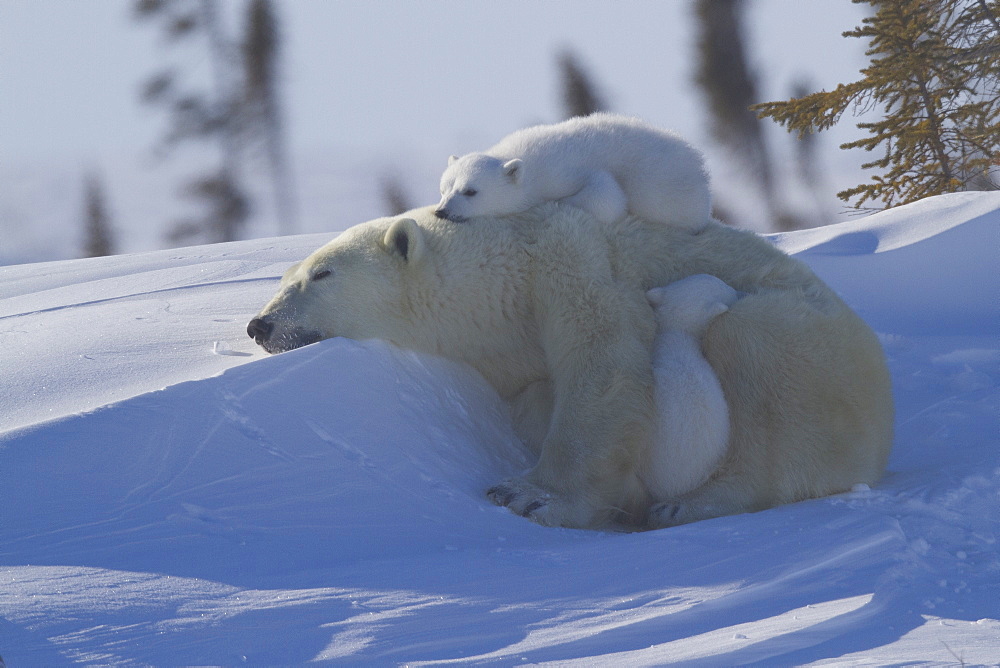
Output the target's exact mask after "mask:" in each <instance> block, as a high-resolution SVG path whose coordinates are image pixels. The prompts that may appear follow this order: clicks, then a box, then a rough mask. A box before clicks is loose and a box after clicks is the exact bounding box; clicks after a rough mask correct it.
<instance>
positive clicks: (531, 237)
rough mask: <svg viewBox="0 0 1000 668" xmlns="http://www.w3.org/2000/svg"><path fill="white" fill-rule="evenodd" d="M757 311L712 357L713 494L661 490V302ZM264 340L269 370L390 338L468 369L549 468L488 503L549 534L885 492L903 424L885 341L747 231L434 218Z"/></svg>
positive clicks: (310, 266)
mask: <svg viewBox="0 0 1000 668" xmlns="http://www.w3.org/2000/svg"><path fill="white" fill-rule="evenodd" d="M698 273H706V274H712V275H714V276H717V277H719V278H721V279H722V280H723V281H725V282H726V283H728V284H729V285H730V286H732V287H733V288H735V289H736V290H740V291H742V292H744V293H746V296H744V297H743V298H742V299H740V300H739V301H737V302H736V303H734V304H733V305H732V307H731V308H730V310H729V311H727V312H726V313H724V314H722V315H720V316H719V317H718V318H716V319H715V320H714V321H713V323H712V325H711V326H710V327H709V329H708V331H707V332H706V334H705V336H704V339H703V349H704V353H705V357H706V359H708V361H709V363H710V364H711V365H712V367H713V368H714V369H715V371H716V373H717V375H718V378H719V382H720V383H721V385H722V388H723V391H724V392H725V395H726V397H727V398H728V401H729V417H730V425H731V434H730V440H729V444H728V448H727V451H726V454H725V456H724V458H723V460H722V462H721V464H720V465H719V466H718V468H717V469H716V470H715V472H714V473H713V475H712V476H711V478H710V479H709V480H708V481H707V482H706V483H704V484H703V485H701V486H700V487H698V488H697V489H695V490H693V491H691V492H689V493H687V494H683V495H680V496H677V497H672V498H655V497H653V496H652V495H651V493H650V492H649V490H648V488H647V487H646V486H645V485H643V484H642V482H641V480H642V474H643V471H641V470H639V468H640V467H641V466H642V462H643V461H648V457H646V455H647V454H648V451H649V449H650V448H652V447H667V448H669V447H670V444H669V443H666V444H655V443H654V442H653V441H654V438H653V435H654V433H655V424H656V415H655V411H654V397H653V395H654V393H653V377H652V363H651V358H652V355H651V347H652V342H653V339H654V333H655V323H654V313H653V309H652V308H650V306H649V304H648V303H647V301H646V296H645V293H646V290H648V289H650V288H652V287H654V286H659V285H667V284H669V283H671V282H673V281H676V280H678V279H681V278H684V277H686V276H690V275H692V274H698ZM247 331H248V333H249V334H250V336H252V337H253V338H254V339H255V340H256V341H257V342H258V343H259V344H260V345H262V346H263V347H264V348H265V350H267V351H268V352H272V353H275V352H281V351H284V350H289V349H292V348H296V347H299V346H301V345H305V344H307V343H311V342H313V341H317V340H320V339H324V338H328V337H333V336H344V337H347V338H353V339H366V338H380V339H386V340H389V341H391V342H393V343H395V344H396V345H399V346H401V347H404V348H409V349H414V350H419V351H425V352H428V353H433V354H437V355H442V356H444V357H448V358H452V359H457V360H460V361H463V362H466V363H468V364H470V365H472V366H473V367H475V368H476V369H478V370H479V371H480V373H482V375H483V376H484V377H485V378H486V380H487V381H489V382H490V383H491V384H492V385H493V386H494V387H495V388H496V390H497V391H498V392H499V394H500V395H501V396H502V397H504V398H505V399H506V400H507V401H509V403H510V405H511V407H512V415H513V417H514V420H515V426H516V428H517V430H518V433H519V435H520V436H521V437H522V438H523V439H524V440H525V442H526V443H527V444H528V445H529V446H530V447H531V448H532V449H533V450H534V451H535V452H536V453H537V454H538V463H537V464H536V465H535V467H534V468H533V469H532V470H531V471H529V472H528V473H527V474H526V475H525V476H524V477H523V478H517V479H512V480H507V481H503V482H501V483H499V484H498V485H497V486H496V487H494V488H493V489H491V490H490V491H489V496H490V497H491V498H492V499H493V500H494V501H495V502H496V503H499V504H501V505H505V506H508V507H509V508H510V509H511V510H513V511H514V512H516V513H519V514H521V515H525V516H527V517H530V518H531V519H533V520H535V521H537V522H539V523H541V524H546V525H557V526H567V527H586V528H597V527H601V526H607V525H608V524H609V523H612V522H615V523H626V524H630V525H634V526H639V527H662V526H669V525H674V524H681V523H685V522H691V521H696V520H701V519H705V518H710V517H716V516H720V515H726V514H733V513H738V512H745V511H755V510H761V509H764V508H768V507H771V506H774V505H777V504H781V503H786V502H791V501H796V500H800V499H805V498H809V497H816V496H823V495H827V494H831V493H835V492H841V491H844V490H847V489H850V488H851V486H852V485H854V484H857V483H867V484H872V483H874V482H875V481H876V480H877V479H878V478H879V477H880V475H881V473H882V471H883V469H884V467H885V464H886V460H887V458H888V454H889V450H890V447H891V442H892V422H893V408H892V398H891V392H890V386H889V376H888V372H887V369H886V366H885V361H884V358H883V354H882V350H881V347H880V345H879V342H878V340H877V339H876V337H875V336H874V334H873V333H872V332H871V330H870V329H869V328H868V327H867V326H866V325H865V324H864V323H863V322H862V321H861V320H860V318H858V317H857V316H856V315H855V314H854V313H853V312H852V311H851V310H850V309H849V308H848V307H847V306H846V305H845V304H844V303H843V302H842V301H841V300H840V299H839V298H838V297H837V296H836V295H835V294H834V293H833V291H832V290H830V289H829V288H828V287H827V286H826V285H824V284H823V283H822V282H821V281H820V280H819V279H818V278H817V277H816V276H815V275H814V274H813V273H812V272H811V271H810V270H809V269H808V268H807V267H806V266H805V265H803V264H802V263H800V262H798V261H796V260H794V259H792V258H790V257H788V256H787V255H785V254H783V253H781V252H780V251H778V250H777V249H775V248H774V247H773V246H772V245H771V244H769V243H768V242H767V241H766V240H764V239H761V238H760V237H758V236H756V235H754V234H752V233H749V232H745V231H739V230H735V229H732V228H729V227H726V226H724V225H722V224H720V223H717V222H714V221H712V222H710V223H709V224H708V226H707V227H706V228H705V229H703V230H702V231H701V232H700V233H698V234H692V233H691V232H689V231H687V230H682V229H678V228H676V227H674V226H670V225H663V224H662V223H654V222H649V221H645V220H642V219H639V218H635V217H626V218H624V219H622V220H620V221H618V222H615V223H613V224H611V225H608V224H604V223H600V222H598V221H597V220H596V219H594V218H593V217H591V216H589V215H588V214H587V213H586V212H584V211H582V210H579V209H576V208H574V207H567V206H560V205H559V204H557V203H550V204H545V205H543V206H540V207H536V208H534V209H531V210H529V211H526V212H524V213H522V214H519V215H516V216H511V217H508V218H487V217H483V218H477V219H476V221H475V224H471V225H455V224H454V223H451V222H448V221H446V220H441V219H439V218H437V217H436V216H435V215H434V211H433V207H428V208H425V209H418V210H415V211H412V212H410V213H409V214H408V215H407V217H402V218H382V219H378V220H374V221H370V222H368V223H363V224H361V225H358V226H356V227H354V228H352V229H350V230H348V231H346V232H344V233H343V234H342V235H340V236H339V237H337V238H336V239H334V240H333V241H331V242H330V243H329V244H327V245H326V246H323V247H322V248H320V249H319V250H317V251H316V252H315V253H313V254H312V255H310V256H309V257H308V258H306V260H305V261H303V262H302V263H300V264H298V265H295V266H293V267H292V268H290V269H289V270H288V272H287V273H286V274H285V276H284V277H283V278H282V281H281V286H280V288H279V291H278V293H277V295H276V296H275V297H274V298H273V299H272V300H271V301H270V303H268V304H267V305H266V306H265V307H264V309H263V310H262V311H261V312H260V314H258V316H257V317H256V318H254V319H253V320H252V321H251V322H250V324H249V325H248V328H247Z"/></svg>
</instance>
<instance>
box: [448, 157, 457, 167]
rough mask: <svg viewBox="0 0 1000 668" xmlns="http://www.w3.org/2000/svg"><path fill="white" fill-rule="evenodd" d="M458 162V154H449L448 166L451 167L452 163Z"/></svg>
mask: <svg viewBox="0 0 1000 668" xmlns="http://www.w3.org/2000/svg"><path fill="white" fill-rule="evenodd" d="M456 162H458V156H457V155H449V156H448V166H449V167H451V166H452V165H454V164H455V163H456Z"/></svg>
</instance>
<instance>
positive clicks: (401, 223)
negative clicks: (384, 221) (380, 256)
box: [382, 218, 424, 264]
mask: <svg viewBox="0 0 1000 668" xmlns="http://www.w3.org/2000/svg"><path fill="white" fill-rule="evenodd" d="M382 246H383V247H385V250H386V252H388V253H391V254H393V255H397V256H399V257H400V258H402V259H403V261H405V262H407V263H410V264H412V263H414V262H417V261H419V260H420V257H421V256H422V255H423V252H424V233H423V231H422V230H421V229H420V226H419V225H417V221H415V220H413V219H412V218H400V219H399V220H397V221H396V222H394V223H393V224H392V225H391V226H389V229H388V230H386V233H385V236H384V237H382Z"/></svg>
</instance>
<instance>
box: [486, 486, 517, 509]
mask: <svg viewBox="0 0 1000 668" xmlns="http://www.w3.org/2000/svg"><path fill="white" fill-rule="evenodd" d="M516 496H517V491H516V490H515V489H514V488H512V487H511V486H509V485H507V484H504V483H500V484H499V485H494V486H493V487H490V488H489V489H488V490H486V497H487V498H488V499H489V500H490V501H492V502H493V503H494V504H496V505H498V506H509V505H510V502H511V501H513V500H514V497H516Z"/></svg>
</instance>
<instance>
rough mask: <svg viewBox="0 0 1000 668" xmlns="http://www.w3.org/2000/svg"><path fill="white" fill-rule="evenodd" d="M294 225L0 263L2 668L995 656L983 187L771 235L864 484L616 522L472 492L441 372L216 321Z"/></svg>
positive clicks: (998, 404)
mask: <svg viewBox="0 0 1000 668" xmlns="http://www.w3.org/2000/svg"><path fill="white" fill-rule="evenodd" d="M326 240H327V239H326V238H325V237H323V236H315V235H311V236H303V237H291V238H283V239H270V240H257V241H248V242H240V243H235V244H228V245H217V246H206V247H196V248H187V249H180V250H172V251H164V252H156V253H148V254H142V255H132V256H120V257H112V258H105V259H97V260H73V261H66V262H56V263H48V264H34V265H21V266H12V267H0V344H2V345H0V350H2V352H0V378H2V379H3V380H2V382H0V655H2V656H3V659H4V660H5V661H6V663H7V665H8V666H11V667H14V666H24V665H59V664H66V663H70V662H81V663H91V664H93V663H97V664H138V665H141V664H155V665H185V664H186V665H191V664H224V665H243V664H249V665H273V664H298V663H305V662H309V661H327V662H330V663H341V664H344V665H365V664H369V665H392V664H397V663H398V664H410V665H419V664H421V663H434V664H440V663H448V662H455V663H477V664H497V665H510V664H520V663H535V664H547V665H563V664H581V663H582V664H586V665H630V666H640V665H663V664H673V663H676V664H683V665H704V666H720V665H739V664H747V663H763V664H766V665H803V664H811V665H828V664H829V665H832V664H836V665H851V664H865V665H872V664H876V665H886V664H914V663H920V664H929V665H945V664H959V663H964V664H965V665H975V664H997V663H998V662H1000V544H998V543H997V539H998V534H1000V531H998V529H1000V277H998V271H997V267H998V255H1000V253H998V250H1000V194H997V193H992V194H982V193H978V194H959V195H951V196H946V197H939V198H934V199H930V200H926V201H923V202H919V203H917V204H914V205H910V206H907V207H903V208H900V209H897V210H892V211H888V212H884V213H880V214H877V215H874V216H871V217H868V218H865V219H861V220H856V221H852V222H848V223H843V224H840V225H835V226H831V227H826V228H822V229H818V230H812V231H805V232H797V233H790V234H785V235H780V236H776V237H774V240H775V243H777V244H779V245H780V246H781V247H782V248H785V249H787V250H788V251H790V252H793V253H795V254H797V255H798V257H800V258H801V259H803V260H805V261H806V262H808V263H809V264H810V265H811V266H813V267H814V269H815V270H816V271H817V273H819V274H820V275H821V276H822V277H823V278H824V279H826V280H827V281H828V282H829V283H830V284H831V285H833V287H834V288H836V289H837V290H838V291H839V292H840V293H841V294H842V295H843V296H844V297H845V299H846V300H847V301H848V302H849V303H850V304H851V305H852V306H854V307H855V308H856V309H857V310H858V311H859V313H861V315H862V316H863V317H864V318H866V320H867V321H868V322H869V323H870V324H871V325H872V326H873V327H874V328H875V330H876V331H877V332H879V334H880V336H881V338H882V341H883V343H884V345H885V348H886V352H887V354H888V357H889V361H890V366H891V369H892V372H893V378H894V382H895V394H896V401H897V435H896V446H895V450H894V453H893V456H892V460H891V463H890V471H889V473H888V474H887V476H886V477H885V479H884V480H883V481H882V482H881V483H880V484H879V485H878V486H876V487H875V488H873V489H867V488H860V489H856V490H854V491H853V492H851V493H848V494H844V495H841V496H837V497H833V498H826V499H819V500H814V501H808V502H804V503H799V504H794V505H789V506H785V507H780V508H776V509H773V510H769V511H765V512H761V513H756V514H751V515H741V516H736V517H726V518H721V519H717V520H712V521H707V522H701V523H698V524H693V525H689V526H684V527H679V528H674V529H668V530H663V531H656V532H649V533H642V534H614V533H598V532H583V531H572V530H560V529H546V528H542V527H538V526H535V525H533V524H531V523H530V522H528V521H526V520H524V519H521V518H519V517H516V516H514V515H511V514H510V513H508V512H507V511H506V510H504V509H500V508H495V507H493V506H492V505H490V504H489V502H488V501H487V500H486V499H485V497H484V495H483V491H484V490H485V489H486V487H488V486H489V485H490V484H491V483H493V482H495V481H496V480H498V479H500V478H502V477H504V476H506V475H509V474H511V473H512V472H515V471H518V470H520V469H523V468H524V467H526V466H527V465H528V460H527V459H526V457H525V454H524V453H523V452H522V451H521V450H520V448H519V447H518V445H517V443H516V441H515V439H514V437H513V435H512V433H511V430H510V426H509V424H508V421H507V418H506V415H505V413H504V409H503V406H502V405H501V404H500V402H499V400H498V399H497V398H496V396H495V395H494V394H493V393H492V391H491V390H490V388H488V387H487V386H485V385H484V383H483V382H482V381H481V380H480V379H479V378H478V377H476V376H475V375H474V374H472V372H470V371H468V370H466V369H465V368H462V367H458V366H455V365H452V364H450V363H447V362H444V361H441V360H437V359H433V358H427V357H421V356H417V355H414V354H411V353H407V352H402V351H398V350H393V349H391V348H390V347H388V346H387V345H385V344H382V343H379V342H365V343H358V342H353V341H348V340H343V339H334V340H330V341H326V342H323V343H320V344H316V345H313V346H309V347H307V348H303V349H300V350H297V351H293V352H290V353H285V354H282V355H278V356H275V357H267V356H265V355H263V354H262V353H261V352H260V351H259V350H258V349H256V348H255V347H254V346H253V344H252V342H251V341H250V340H249V339H248V338H246V335H245V333H244V326H245V323H246V321H247V320H248V319H249V318H250V316H251V315H253V314H254V313H255V312H256V310H257V309H258V308H259V307H260V306H261V305H262V304H263V303H264V302H265V301H266V300H267V298H268V297H269V296H270V294H271V293H272V292H273V291H274V288H275V286H276V281H277V277H278V276H279V275H280V274H281V272H282V271H283V270H284V268H285V267H286V266H287V265H288V264H290V263H291V262H293V261H296V260H298V259H301V258H302V257H303V256H304V255H306V254H307V253H308V252H309V251H311V250H312V249H313V248H315V247H316V246H318V245H320V244H321V243H323V242H325V241H326Z"/></svg>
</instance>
